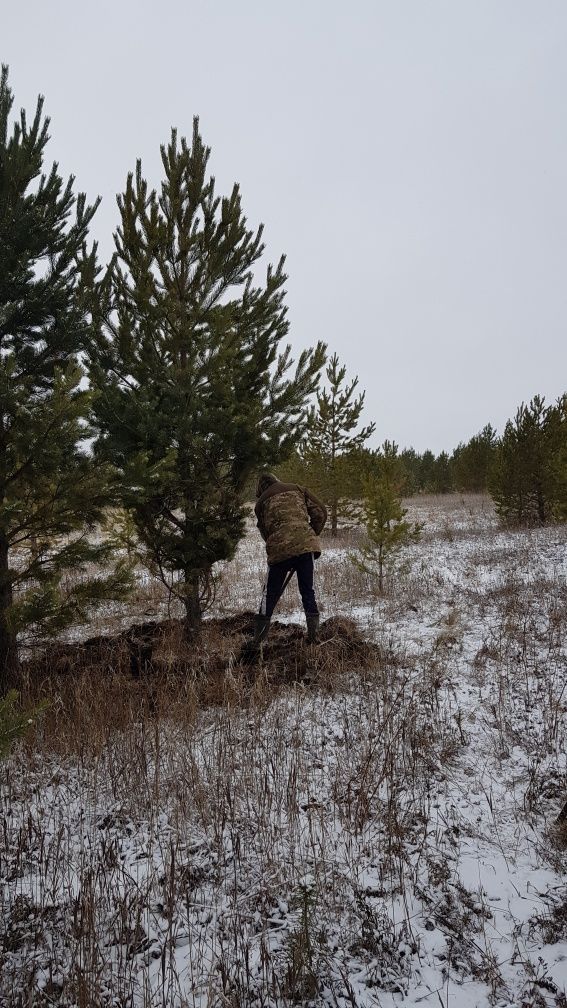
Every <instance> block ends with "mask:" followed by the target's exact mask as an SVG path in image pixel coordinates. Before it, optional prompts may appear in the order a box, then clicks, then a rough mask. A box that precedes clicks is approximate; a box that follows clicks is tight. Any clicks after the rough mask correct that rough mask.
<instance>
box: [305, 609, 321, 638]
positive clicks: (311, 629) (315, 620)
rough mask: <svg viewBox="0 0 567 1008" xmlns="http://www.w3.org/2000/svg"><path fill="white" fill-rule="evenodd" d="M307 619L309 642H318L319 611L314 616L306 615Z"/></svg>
mask: <svg viewBox="0 0 567 1008" xmlns="http://www.w3.org/2000/svg"><path fill="white" fill-rule="evenodd" d="M305 619H306V621H307V643H308V644H317V634H318V631H319V613H316V614H315V615H314V616H306V617H305Z"/></svg>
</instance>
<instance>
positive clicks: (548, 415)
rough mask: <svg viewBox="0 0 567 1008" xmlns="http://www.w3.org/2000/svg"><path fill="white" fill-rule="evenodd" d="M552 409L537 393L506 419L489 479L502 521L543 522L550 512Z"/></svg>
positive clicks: (552, 475)
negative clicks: (513, 415)
mask: <svg viewBox="0 0 567 1008" xmlns="http://www.w3.org/2000/svg"><path fill="white" fill-rule="evenodd" d="M552 418H553V413H552V410H551V408H550V407H548V406H546V405H545V401H544V399H543V398H542V397H541V396H534V398H533V399H532V400H531V402H530V404H529V406H526V405H525V404H524V403H522V405H521V406H520V407H519V408H518V410H517V411H516V415H515V418H514V420H513V421H512V420H509V421H508V423H507V424H506V427H505V428H504V434H503V435H502V438H501V440H500V443H499V445H498V450H497V452H496V457H495V461H494V466H493V470H492V475H491V481H490V492H491V494H492V497H493V499H494V502H495V505H496V511H497V513H498V515H499V516H500V518H502V520H503V521H504V522H505V523H506V524H512V525H537V524H540V525H543V524H544V523H545V522H546V521H548V520H549V518H551V517H552V515H553V501H554V497H555V494H556V491H555V480H556V475H555V465H554V460H555V457H556V450H557V449H556V446H555V444H554V426H553V423H552V422H551V421H552Z"/></svg>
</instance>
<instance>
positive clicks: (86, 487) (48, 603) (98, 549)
mask: <svg viewBox="0 0 567 1008" xmlns="http://www.w3.org/2000/svg"><path fill="white" fill-rule="evenodd" d="M12 102H13V99H12V94H11V91H10V89H9V87H8V71H7V68H6V67H3V69H2V76H1V80H0V692H3V691H4V690H5V688H6V687H7V686H8V685H10V684H12V683H13V682H14V681H15V680H16V679H17V668H18V636H19V634H20V633H21V631H24V630H26V631H30V630H32V629H33V630H34V632H35V633H40V632H41V633H44V632H54V631H56V630H58V629H60V628H62V627H64V626H66V625H68V624H69V623H71V622H74V621H77V620H80V619H82V618H83V617H84V616H85V615H86V612H87V609H88V606H89V604H90V603H91V602H94V601H95V600H96V599H98V598H101V597H107V596H108V595H114V594H116V593H118V594H120V593H121V592H122V588H123V587H124V581H125V578H124V571H123V570H122V569H120V570H117V571H110V573H109V574H108V575H107V576H103V575H101V576H100V577H97V576H92V575H87V573H86V570H87V565H91V564H103V565H104V564H106V563H107V562H108V560H109V550H108V547H105V546H104V545H93V544H92V543H91V542H90V541H89V540H88V538H87V532H88V529H89V528H92V527H93V526H94V525H95V524H96V523H97V522H98V521H99V520H100V519H101V517H102V514H103V509H104V506H105V504H106V503H107V500H108V493H107V489H106V484H107V478H106V476H107V474H106V473H105V471H104V470H103V469H100V468H99V469H98V470H95V468H94V467H93V463H92V460H91V459H90V458H89V457H88V456H87V454H86V453H85V452H84V451H83V450H82V448H81V445H82V444H83V443H84V441H85V439H86V438H88V436H89V433H90V432H89V428H88V424H87V418H88V415H89V411H90V408H91V399H92V395H91V393H90V392H88V391H86V390H84V389H82V388H81V378H82V374H83V373H82V370H81V367H80V365H79V363H78V355H79V354H80V353H81V351H82V350H83V349H84V347H85V346H86V344H87V332H88V315H87V313H86V310H85V303H86V302H85V296H84V288H83V285H82V279H81V278H82V272H83V270H85V271H86V272H88V271H90V270H91V269H92V257H89V256H87V254H86V252H85V242H86V239H87V234H88V227H89V223H90V220H91V218H92V216H93V213H94V212H95V209H96V206H95V207H89V206H87V204H86V201H85V197H84V195H83V194H81V195H79V196H78V197H77V198H75V196H74V195H73V192H72V185H73V179H72V178H70V179H69V181H68V182H67V183H64V182H63V180H62V179H61V177H60V176H59V175H58V173H57V166H56V165H53V167H52V168H51V170H50V171H49V173H48V174H43V173H42V167H43V159H44V150H45V146H46V144H47V142H48V133H47V130H48V125H49V120H48V119H45V118H43V114H42V105H43V102H42V99H41V98H40V99H39V101H38V104H37V110H36V113H35V117H34V119H33V122H32V123H31V124H28V122H27V119H26V115H25V112H23V111H22V113H21V117H20V120H19V122H18V121H16V122H15V124H14V126H13V130H12V132H11V133H10V128H9V120H10V111H11V107H12ZM70 572H72V574H73V578H72V579H69V578H67V577H66V575H68V574H69V573H70Z"/></svg>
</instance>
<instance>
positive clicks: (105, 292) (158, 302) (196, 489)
mask: <svg viewBox="0 0 567 1008" xmlns="http://www.w3.org/2000/svg"><path fill="white" fill-rule="evenodd" d="M209 153H210V151H209V148H207V147H205V146H204V145H203V142H202V139H201V136H200V133H199V128H198V120H197V119H195V120H194V126H193V137H192V142H191V145H190V146H189V145H188V144H187V143H186V141H185V139H182V140H181V141H180V142H178V139H177V134H176V132H175V130H174V131H172V134H171V141H170V143H169V144H168V145H167V147H165V146H163V147H162V149H161V155H162V162H163V169H164V175H165V177H164V180H163V182H162V184H161V189H160V191H159V193H158V192H155V191H151V190H149V189H148V185H147V183H146V181H145V179H144V178H143V175H142V167H141V163H140V162H138V163H137V166H136V171H135V173H134V174H130V175H129V176H128V181H127V185H126V191H125V193H124V194H123V195H122V196H120V197H119V199H118V206H119V209H120V217H121V223H120V227H119V228H118V231H117V233H116V235H115V245H116V253H115V257H114V259H113V262H112V264H111V266H110V269H109V272H108V274H107V277H106V278H105V280H104V282H103V284H102V285H101V290H100V299H101V303H103V304H104V308H103V312H102V315H101V319H100V325H101V333H100V340H99V344H98V348H97V352H96V360H95V363H94V364H93V367H92V370H91V378H92V381H93V384H94V385H95V387H96V388H97V389H98V393H99V394H98V398H97V400H96V408H97V416H98V423H99V425H100V438H99V441H98V445H97V453H98V455H99V456H100V457H103V458H107V459H109V460H110V461H111V462H112V463H113V464H114V466H116V468H117V469H118V471H119V472H120V480H121V493H122V500H123V503H124V505H125V507H126V508H127V510H128V512H129V514H130V516H131V518H132V521H133V524H134V527H135V531H136V535H137V538H138V542H139V544H140V549H141V555H142V558H143V559H144V561H145V563H146V564H147V565H148V566H149V567H150V568H151V569H153V570H154V571H155V572H156V573H157V574H158V575H159V576H160V577H161V578H162V579H163V581H164V582H165V583H166V584H167V586H168V587H169V589H170V590H171V591H172V592H173V593H174V595H176V596H177V597H178V598H179V600H180V601H181V602H182V604H183V605H184V608H185V616H186V620H185V626H186V631H187V634H188V635H191V634H193V633H194V632H195V631H197V630H198V628H199V624H200V620H201V616H202V613H203V611H204V609H205V608H206V606H207V604H208V603H209V601H210V599H211V593H212V590H213V585H214V582H213V568H214V565H215V564H216V563H217V562H218V561H221V560H228V559H230V558H231V557H232V556H233V554H234V552H235V549H236V546H237V544H238V542H239V540H240V538H241V537H242V535H243V534H244V518H245V511H244V507H243V496H244V491H245V488H246V486H247V484H248V483H249V481H250V476H251V474H252V473H253V472H255V471H257V470H258V468H260V467H264V466H267V465H268V466H269V465H272V464H275V463H277V462H279V461H280V459H282V458H285V457H286V456H288V455H289V454H290V451H291V448H292V446H293V444H294V443H295V442H296V441H297V440H299V437H300V435H301V431H302V428H303V425H304V422H305V416H306V402H307V399H308V397H309V396H310V395H311V394H312V393H313V392H314V391H315V390H316V388H317V383H318V378H319V372H320V370H321V367H322V366H323V364H324V360H325V348H324V345H323V344H319V345H318V346H317V347H316V348H315V350H308V351H305V352H303V353H302V354H301V355H300V357H299V360H298V363H297V366H296V368H295V371H294V372H293V374H290V373H289V372H290V368H291V366H292V363H293V362H292V361H291V359H290V347H289V346H284V347H283V348H282V347H281V341H282V340H283V338H284V337H285V336H286V334H287V332H288V323H287V320H286V308H285V306H284V294H285V292H284V283H285V280H286V276H285V274H284V271H283V258H282V259H281V260H280V263H279V265H278V266H277V268H276V269H274V268H273V267H272V266H268V267H267V270H266V275H265V280H264V281H263V282H261V281H260V280H259V279H256V269H257V264H258V262H259V260H260V259H261V257H262V253H263V251H264V246H263V244H262V227H260V228H258V230H257V231H256V232H255V233H254V232H253V231H250V230H249V229H248V228H247V225H246V218H245V217H244V215H243V213H242V209H241V202H240V193H239V189H238V186H237V185H235V186H234V188H233V190H232V192H231V193H230V195H229V196H227V197H224V198H222V199H220V198H219V197H217V196H216V195H215V182H214V179H213V178H212V177H211V178H207V164H208V160H209Z"/></svg>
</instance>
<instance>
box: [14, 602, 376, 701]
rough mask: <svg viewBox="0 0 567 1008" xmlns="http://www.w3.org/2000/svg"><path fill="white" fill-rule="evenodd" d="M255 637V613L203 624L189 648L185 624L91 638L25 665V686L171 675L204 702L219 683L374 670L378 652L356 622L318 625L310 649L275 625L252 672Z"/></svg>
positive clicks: (300, 636)
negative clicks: (86, 677) (248, 648)
mask: <svg viewBox="0 0 567 1008" xmlns="http://www.w3.org/2000/svg"><path fill="white" fill-rule="evenodd" d="M253 630H254V613H250V612H245V613H241V614H239V615H236V616H230V617H225V618H221V619H211V620H205V621H204V622H203V625H202V629H201V633H200V634H199V636H198V637H197V638H195V639H194V640H192V641H187V639H186V638H185V637H184V634H183V624H182V622H181V621H180V620H165V621H163V622H160V623H157V622H155V623H154V622H151V623H140V624H136V625H135V626H132V627H130V628H129V629H128V630H126V631H124V632H123V633H121V634H118V635H117V636H114V637H92V638H90V639H89V640H86V641H83V642H81V643H78V644H53V645H50V646H49V647H48V648H47V649H46V650H45V651H44V652H43V653H42V654H40V655H37V656H35V657H34V658H33V659H31V660H30V661H28V662H26V663H25V666H24V669H23V671H24V673H25V675H26V678H27V679H28V682H30V683H33V682H35V683H36V684H37V683H38V682H39V681H41V680H43V679H45V678H47V677H49V678H50V679H51V678H53V677H56V678H57V677H59V676H62V677H65V678H67V677H70V676H71V677H72V676H74V675H77V674H79V673H80V674H85V673H87V674H92V675H93V676H98V677H100V676H105V675H110V674H119V675H124V676H128V677H130V678H133V679H147V678H149V677H154V676H160V675H167V676H169V677H171V676H175V677H178V676H179V677H183V679H187V678H190V679H191V680H192V681H193V683H195V684H196V685H197V686H198V692H199V693H200V695H201V697H202V699H204V700H206V699H209V700H212V699H213V696H214V695H215V694H216V693H217V692H218V686H219V682H220V680H222V679H224V677H225V676H226V675H229V676H232V677H233V679H236V680H238V679H243V680H245V681H246V682H250V681H251V680H252V681H253V680H254V679H255V678H256V677H257V676H258V675H259V674H261V675H262V676H263V677H264V679H265V680H268V681H273V682H279V683H290V682H295V681H310V682H320V683H325V682H329V681H330V680H332V679H333V678H334V677H336V676H337V675H340V674H344V673H346V672H350V671H358V670H360V669H364V668H368V667H370V665H372V664H376V662H377V660H378V655H377V650H376V647H375V646H373V645H371V644H370V643H369V642H368V641H367V640H366V639H365V638H364V637H363V636H362V635H361V633H360V630H359V629H358V627H357V625H356V623H354V622H353V621H352V620H349V619H346V618H342V617H333V618H332V619H328V620H325V621H324V622H323V623H322V624H321V629H320V633H319V643H318V644H316V645H312V646H309V645H307V643H306V639H305V627H304V626H303V625H301V626H300V625H298V624H297V623H281V622H279V621H277V620H274V621H273V622H272V625H271V627H270V633H269V635H268V638H267V640H266V641H265V642H264V644H263V645H262V649H261V652H260V655H259V657H258V660H257V661H256V662H255V664H254V665H253V666H252V667H250V668H247V667H246V666H244V665H243V664H241V662H240V654H241V651H242V647H243V645H244V644H245V643H246V642H247V641H248V640H249V639H250V637H251V636H252V634H253Z"/></svg>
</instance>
